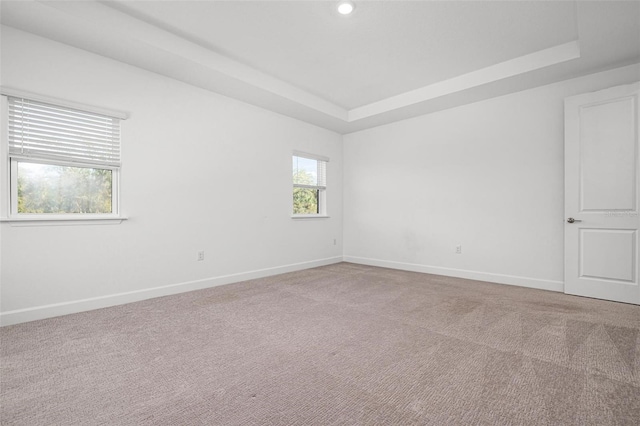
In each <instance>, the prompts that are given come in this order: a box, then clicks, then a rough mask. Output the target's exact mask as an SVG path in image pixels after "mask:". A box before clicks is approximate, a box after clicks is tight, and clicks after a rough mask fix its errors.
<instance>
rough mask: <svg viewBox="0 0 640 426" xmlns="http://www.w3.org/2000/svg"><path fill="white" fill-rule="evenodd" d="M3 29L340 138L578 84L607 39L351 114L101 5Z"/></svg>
mask: <svg viewBox="0 0 640 426" xmlns="http://www.w3.org/2000/svg"><path fill="white" fill-rule="evenodd" d="M589 11H590V9H589V10H587V12H589ZM585 13H586V12H585ZM590 13H591V15H585V18H584V19H582V21H585V22H587V24H588V23H589V22H592V21H590V20H589V19H591V20H593V19H595V16H592V15H593V14H594V12H593V11H591V12H590ZM582 21H581V20H578V23H580V22H582ZM2 24H3V25H8V26H11V27H15V28H17V29H19V30H23V31H27V32H30V33H33V34H37V35H39V36H42V37H46V38H49V39H51V40H55V41H58V42H61V43H65V44H67V45H71V46H74V47H77V48H80V49H84V50H87V51H89V52H93V53H96V54H99V55H102V56H105V57H108V58H111V59H115V60H118V61H120V62H123V63H126V64H130V65H133V66H137V67H139V68H142V69H146V70H149V71H152V72H155V73H158V74H161V75H164V76H167V77H170V78H173V79H176V80H178V81H182V82H185V83H187V84H190V85H192V86H194V87H198V88H202V89H206V90H209V91H211V92H215V93H218V94H220V95H223V96H228V97H231V98H235V99H238V100H240V101H243V102H246V103H248V104H251V105H255V106H258V107H261V108H264V109H267V110H271V111H273V112H276V113H280V114H283V115H286V116H289V117H292V118H296V119H299V120H302V121H306V122H308V123H311V124H314V125H317V126H320V127H323V128H326V129H329V130H333V131H335V132H338V133H342V134H345V133H350V132H353V131H358V130H362V129H366V128H370V127H375V126H379V125H383V124H387V123H391V122H394V121H398V120H402V119H406V118H410V117H414V116H417V115H422V114H426V113H430V112H433V111H436V110H439V109H443V108H450V107H452V106H457V105H460V104H463V103H468V102H472V101H477V100H480V99H486V98H489V97H492V96H496V95H497V94H505V93H510V92H513V91H515V90H524V89H526V88H531V87H535V86H537V85H542V84H549V83H552V82H555V81H558V79H562V78H564V79H566V78H569V77H575V76H578V75H580V74H583V73H585V72H586V71H585V70H588V69H587V68H585V70H583V69H581V66H582V67H584V65H580V64H582V63H583V62H584V63H585V64H587V66H589V67H592V68H593V69H596V66H600V67H602V64H599V63H598V62H597V56H594V55H595V54H600V53H598V52H600V51H603V48H602V47H598V45H597V44H594V41H593V39H594V37H599V38H598V40H600V39H601V38H602V37H603V34H604V33H603V32H602V31H600V33H598V32H597V31H598V30H599V27H598V26H595V24H591V26H592V27H594V29H593V30H590V31H591V32H586V34H587V35H586V36H585V31H586V30H585V28H583V29H582V31H581V32H579V34H580V39H579V40H573V41H570V42H567V43H564V44H559V45H556V46H553V47H549V48H546V49H543V50H540V51H537V52H533V53H530V54H527V55H524V56H520V57H517V58H513V59H510V60H507V61H504V62H501V63H498V64H494V65H491V66H488V67H485V68H482V69H478V70H476V71H473V72H469V73H466V74H463V75H459V76H457V77H454V78H450V79H447V80H443V81H440V82H437V83H434V84H430V85H427V86H424V87H421V88H418V89H415V90H411V91H408V92H405V93H401V94H398V95H394V96H391V97H388V98H386V99H383V100H380V101H376V102H372V103H370V104H367V105H362V106H358V107H356V108H353V109H350V110H348V109H346V108H344V107H341V106H339V105H336V104H334V103H332V102H330V101H328V100H326V99H324V98H322V96H321V95H315V94H312V93H310V92H307V91H305V90H303V89H300V88H298V87H296V86H294V85H292V84H289V83H287V82H286V81H283V80H280V79H278V78H275V77H273V76H272V75H269V74H267V73H264V72H261V71H259V70H257V69H255V68H253V67H250V66H248V65H245V64H243V63H241V62H238V61H235V60H233V59H231V58H229V57H227V56H225V55H222V54H220V53H217V52H215V51H213V50H211V49H207V48H206V47H204V46H202V45H200V44H198V43H195V42H193V41H190V40H187V39H185V38H182V37H180V36H178V35H176V34H174V33H172V32H170V31H168V30H165V29H163V28H160V27H158V26H155V25H153V24H151V23H148V22H144V21H142V20H140V19H137V18H135V17H133V16H131V15H128V14H127V13H125V12H123V11H120V10H118V9H115V8H113V7H110V6H108V4H106V3H103V2H100V1H82V2H77V1H73V2H64V1H56V2H47V1H41V0H33V1H20V2H4V3H3V11H2ZM583 25H586V24H583ZM589 28H591V27H587V29H589ZM605 29H606V28H605ZM607 34H608V33H607ZM614 35H616V34H615V33H614ZM589 36H591V38H589ZM605 39H606V40H609V39H607V38H606V37H605ZM618 39H620V37H619V36H618ZM618 39H616V38H612V40H618ZM597 49H600V50H597ZM608 51H609V50H607V52H608ZM594 52H595V53H594ZM589 60H590V61H591V62H589ZM630 60H631V59H628V60H627V63H631V62H629V61H630ZM634 60H635V61H636V62H637V56H636V57H635V59H634ZM634 63H635V62H634ZM625 64H626V63H625ZM558 65H560V67H557V66H558ZM554 66H555V67H554ZM554 69H555V70H558V71H559V72H555V73H554V72H550V70H554ZM547 71H549V72H547Z"/></svg>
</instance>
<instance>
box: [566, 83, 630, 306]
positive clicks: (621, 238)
mask: <svg viewBox="0 0 640 426" xmlns="http://www.w3.org/2000/svg"><path fill="white" fill-rule="evenodd" d="M639 87H640V85H639V84H638V83H635V84H632V85H628V86H620V87H614V88H611V89H607V90H603V91H599V92H593V93H587V94H584V95H579V96H574V97H571V98H568V99H566V100H565V293H568V294H576V295H581V296H588V297H596V298H600V299H607V300H615V301H619V302H627V303H635V304H640V286H639V285H638V273H637V271H638V238H637V233H638V226H639V225H640V222H639V217H638V187H639V185H638V170H637V168H638V123H639V122H640V119H639V110H638V89H639ZM569 218H572V219H569Z"/></svg>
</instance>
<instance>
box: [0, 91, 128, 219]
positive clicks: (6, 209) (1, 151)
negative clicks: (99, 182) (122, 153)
mask: <svg viewBox="0 0 640 426" xmlns="http://www.w3.org/2000/svg"><path fill="white" fill-rule="evenodd" d="M9 97H17V98H24V99H29V100H33V101H38V102H43V103H48V104H52V105H56V106H60V107H63V108H70V109H75V110H79V111H86V112H91V113H97V114H102V115H105V116H109V117H113V118H118V119H119V120H120V123H119V124H120V125H122V121H123V120H126V119H127V118H128V115H127V114H125V113H123V112H118V111H111V110H106V109H103V108H97V107H92V106H87V105H83V104H78V103H75V102H69V101H64V100H60V99H56V98H50V97H45V96H41V95H36V94H32V93H28V92H23V91H18V90H14V89H10V88H6V87H0V115H1V118H0V120H1V122H0V125H1V126H0V127H1V128H2V135H1V137H0V161H1V162H2V164H3V167H2V169H3V170H5V172H4V173H2V176H0V179H1V180H2V184H1V185H0V222H11V223H12V225H17V226H33V225H36V226H37V225H83V224H87V223H91V224H117V223H121V222H122V221H123V220H126V219H127V217H126V216H123V215H122V210H121V203H120V193H121V169H122V164H121V163H120V165H118V166H115V165H105V164H98V163H91V162H90V161H71V160H65V159H46V158H38V157H33V158H31V157H28V156H21V155H16V154H10V153H9ZM120 130H121V132H120V141H121V140H122V126H121V127H120ZM19 163H33V164H43V165H56V166H66V167H78V168H91V169H102V170H110V171H111V213H18V190H17V187H18V184H17V171H18V170H17V168H18V164H19Z"/></svg>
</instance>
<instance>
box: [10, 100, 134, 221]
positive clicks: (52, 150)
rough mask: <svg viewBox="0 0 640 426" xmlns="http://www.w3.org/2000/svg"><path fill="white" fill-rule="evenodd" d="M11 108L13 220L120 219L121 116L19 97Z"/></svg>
mask: <svg viewBox="0 0 640 426" xmlns="http://www.w3.org/2000/svg"><path fill="white" fill-rule="evenodd" d="M3 94H4V93H3ZM7 105H8V121H7V127H8V132H7V134H8V149H7V150H6V152H7V158H8V162H9V186H10V188H9V213H10V216H11V217H22V218H25V217H46V218H55V217H56V216H57V217H60V216H64V217H65V218H70V217H76V218H80V217H84V218H90V217H114V216H118V213H119V211H118V181H119V180H118V178H119V172H120V118H122V117H112V116H107V115H104V114H100V113H96V112H89V111H84V110H81V109H75V108H69V107H66V106H60V105H56V104H53V103H48V102H41V101H36V100H30V99H24V98H22V97H15V96H8V97H7Z"/></svg>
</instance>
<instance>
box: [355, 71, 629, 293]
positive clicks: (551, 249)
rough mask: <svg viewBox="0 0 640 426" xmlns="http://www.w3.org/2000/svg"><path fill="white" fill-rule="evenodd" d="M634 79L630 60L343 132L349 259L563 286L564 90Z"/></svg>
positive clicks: (588, 88) (583, 89)
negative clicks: (627, 63) (459, 247)
mask: <svg viewBox="0 0 640 426" xmlns="http://www.w3.org/2000/svg"><path fill="white" fill-rule="evenodd" d="M639 79H640V68H639V67H638V65H634V66H628V67H624V68H618V69H615V70H611V71H607V72H602V73H599V74H593V75H590V76H586V77H583V78H578V79H573V80H568V81H564V82H561V83H557V84H552V85H549V86H544V87H540V88H536V89H532V90H527V91H523V92H519V93H514V94H510V95H507V96H502V97H499V98H494V99H490V100H486V101H482V102H478V103H474V104H469V105H465V106H461V107H457V108H453V109H450V110H446V111H441V112H437V113H433V114H429V115H425V116H421V117H417V118H414V119H410V120H406V121H402V122H398V123H394V124H390V125H386V126H381V127H378V128H374V129H370V130H365V131H361V132H357V133H352V134H349V135H346V136H345V137H344V163H345V172H344V200H345V202H344V255H345V260H348V261H354V262H360V263H367V264H373V265H380V266H388V267H394V268H399V269H409V270H416V271H422V272H433V273H437V274H443V275H451V276H460V277H468V278H475V279H482V280H489V281H495V282H502V283H508V284H518V285H525V286H532V287H538V288H546V289H553V290H558V291H562V289H563V284H562V281H563V227H564V212H563V209H564V198H563V197H564V189H563V188H564V180H563V179H564V175H563V173H564V163H563V161H564V160H563V152H564V151H563V149H564V148H563V147H564V145H563V144H564V133H563V132H564V124H563V116H564V112H563V99H564V98H565V97H567V96H571V95H575V94H578V93H584V92H589V91H594V90H598V89H603V88H607V87H611V86H615V85H620V84H626V83H630V82H633V81H637V80H639ZM457 245H462V254H455V248H456V246H457Z"/></svg>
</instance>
